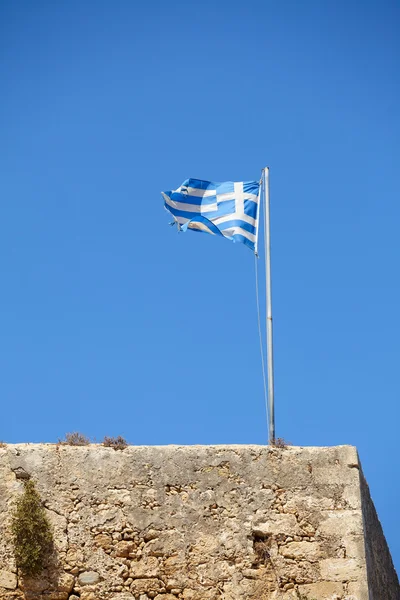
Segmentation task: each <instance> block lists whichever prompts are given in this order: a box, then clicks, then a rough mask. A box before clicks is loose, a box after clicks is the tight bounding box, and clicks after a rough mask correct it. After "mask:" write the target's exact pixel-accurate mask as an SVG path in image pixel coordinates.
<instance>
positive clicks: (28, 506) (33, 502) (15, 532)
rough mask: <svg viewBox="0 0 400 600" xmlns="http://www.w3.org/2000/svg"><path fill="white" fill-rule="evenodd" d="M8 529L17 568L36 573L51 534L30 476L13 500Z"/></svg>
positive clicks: (48, 547)
mask: <svg viewBox="0 0 400 600" xmlns="http://www.w3.org/2000/svg"><path fill="white" fill-rule="evenodd" d="M11 533H12V539H13V545H14V555H15V560H16V563H17V566H18V568H19V569H21V571H22V573H23V575H26V576H30V577H32V576H33V577H34V576H37V575H39V574H40V572H41V571H42V570H43V568H44V566H45V564H46V559H47V558H48V556H49V554H50V553H51V550H52V545H53V534H52V530H51V526H50V523H49V520H48V518H47V516H46V513H45V510H44V508H43V505H42V502H41V500H40V496H39V494H38V492H37V491H36V488H35V484H34V483H33V481H32V480H28V481H25V483H24V492H23V494H22V495H21V496H20V498H18V500H17V501H16V503H15V506H14V510H13V513H12V523H11Z"/></svg>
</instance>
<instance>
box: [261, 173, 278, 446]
mask: <svg viewBox="0 0 400 600" xmlns="http://www.w3.org/2000/svg"><path fill="white" fill-rule="evenodd" d="M263 184H264V219H265V220H264V237H265V279H266V282H265V283H266V301H267V371H268V413H269V414H268V423H269V443H270V444H274V442H275V414H274V355H273V347H272V292H271V232H270V214H269V167H266V168H265V169H263Z"/></svg>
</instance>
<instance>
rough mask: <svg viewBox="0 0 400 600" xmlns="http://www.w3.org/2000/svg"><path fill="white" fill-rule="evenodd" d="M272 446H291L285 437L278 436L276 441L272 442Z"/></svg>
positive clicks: (283, 447)
mask: <svg viewBox="0 0 400 600" xmlns="http://www.w3.org/2000/svg"><path fill="white" fill-rule="evenodd" d="M271 446H274V448H281V449H283V450H284V449H285V448H287V447H288V446H291V443H290V442H287V441H286V440H285V439H283V438H281V437H278V438H275V439H274V441H273V442H272V443H271Z"/></svg>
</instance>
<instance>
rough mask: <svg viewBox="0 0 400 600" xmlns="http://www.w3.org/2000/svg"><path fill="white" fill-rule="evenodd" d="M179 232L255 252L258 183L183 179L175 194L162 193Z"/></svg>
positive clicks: (172, 192)
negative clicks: (219, 238)
mask: <svg viewBox="0 0 400 600" xmlns="http://www.w3.org/2000/svg"><path fill="white" fill-rule="evenodd" d="M161 193H162V195H163V198H164V206H165V208H166V209H167V210H168V211H169V212H170V213H171V214H172V216H173V217H174V222H175V223H176V224H177V227H178V229H179V230H180V231H186V230H187V229H193V230H194V231H204V232H205V233H211V234H213V235H222V236H223V237H226V238H227V239H228V240H232V241H233V242H241V243H242V244H245V245H246V246H248V247H249V248H251V250H253V251H255V249H256V240H257V229H258V214H259V200H260V183H259V182H258V181H241V182H236V181H235V182H233V181H225V182H223V183H215V182H213V181H201V180H199V179H186V181H184V182H183V183H182V185H181V186H180V187H179V188H178V189H177V190H172V191H170V192H161Z"/></svg>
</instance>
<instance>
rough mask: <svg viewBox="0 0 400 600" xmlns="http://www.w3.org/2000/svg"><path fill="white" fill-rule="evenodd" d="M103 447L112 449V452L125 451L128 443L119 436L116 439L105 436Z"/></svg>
mask: <svg viewBox="0 0 400 600" xmlns="http://www.w3.org/2000/svg"><path fill="white" fill-rule="evenodd" d="M103 446H107V447H109V448H114V450H125V448H127V447H128V442H127V441H126V439H125V438H123V437H122V436H121V435H119V436H117V437H108V436H105V437H104V440H103Z"/></svg>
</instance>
